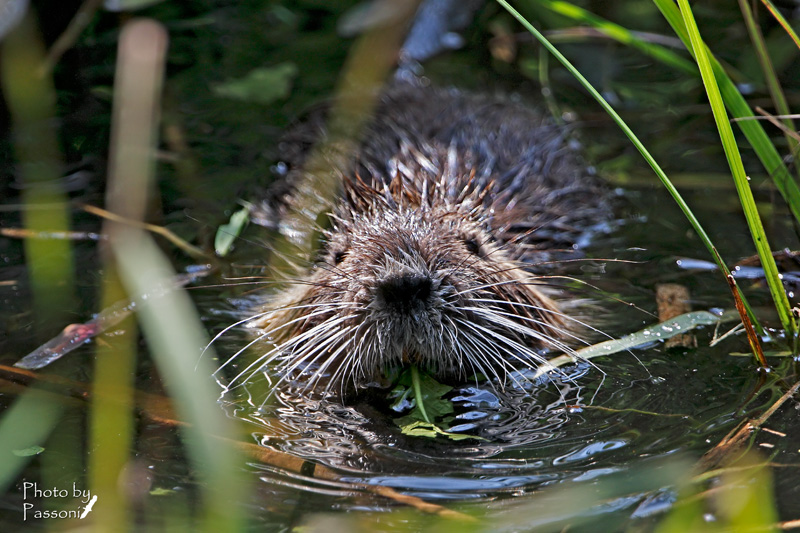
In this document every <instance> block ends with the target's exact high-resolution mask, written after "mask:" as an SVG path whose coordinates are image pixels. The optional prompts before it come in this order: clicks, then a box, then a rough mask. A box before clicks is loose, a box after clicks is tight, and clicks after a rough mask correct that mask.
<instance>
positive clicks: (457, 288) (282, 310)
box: [257, 84, 608, 391]
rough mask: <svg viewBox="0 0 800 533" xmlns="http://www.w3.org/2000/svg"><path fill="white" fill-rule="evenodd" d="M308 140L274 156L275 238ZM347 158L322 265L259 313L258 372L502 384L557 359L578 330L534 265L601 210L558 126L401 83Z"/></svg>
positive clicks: (595, 188)
mask: <svg viewBox="0 0 800 533" xmlns="http://www.w3.org/2000/svg"><path fill="white" fill-rule="evenodd" d="M318 135H319V128H318V126H317V123H315V122H314V121H313V120H312V121H310V122H309V123H307V125H306V126H303V127H301V128H299V129H297V130H295V131H294V132H292V133H290V134H289V135H288V136H287V140H286V141H285V142H284V144H283V145H282V147H283V149H284V152H285V154H286V156H287V157H286V159H287V164H288V168H289V171H288V173H287V175H286V178H285V181H284V182H282V183H280V184H279V185H277V186H275V188H274V189H273V191H277V192H274V193H273V197H272V199H271V201H270V203H269V204H268V205H267V210H266V212H267V213H271V215H268V216H267V218H268V217H269V216H272V217H274V218H275V219H276V220H274V221H273V222H274V225H275V227H280V217H281V211H282V210H283V209H286V208H288V207H287V206H289V205H290V204H291V183H292V180H293V179H294V176H295V173H296V172H302V171H303V170H302V169H303V157H304V155H305V151H306V148H307V146H308V145H309V144H310V140H311V139H314V138H315V137H317V136H318ZM352 161H353V165H352V168H349V169H343V176H344V179H343V192H342V195H341V201H340V203H339V204H338V205H337V206H336V208H335V209H334V210H333V212H332V213H331V220H332V227H331V228H330V229H329V230H327V232H326V234H325V245H324V249H323V256H322V258H321V260H320V261H318V262H317V264H315V265H314V266H313V267H312V268H310V269H308V270H307V271H304V272H302V273H300V274H299V275H298V278H297V282H296V283H295V284H294V285H293V287H291V288H290V289H289V290H288V291H286V292H285V293H284V294H283V295H282V296H279V297H277V298H275V299H273V300H272V301H271V302H268V303H267V304H266V308H265V311H264V313H263V314H260V315H259V316H261V317H262V318H260V319H259V320H258V324H257V325H258V327H259V328H261V331H262V335H263V336H264V338H265V339H269V342H265V343H264V344H265V346H266V347H267V348H266V350H265V356H264V357H263V358H262V361H260V362H261V363H270V362H273V361H276V362H279V365H278V366H279V371H281V372H283V373H284V375H285V376H286V377H290V376H291V377H296V376H298V375H300V374H303V373H305V374H306V375H305V378H304V379H307V380H309V383H310V384H311V386H312V387H315V386H316V385H317V384H322V383H324V384H325V385H324V386H325V387H328V388H330V389H331V390H339V391H344V390H347V389H349V388H351V387H355V388H358V387H362V386H365V385H367V384H369V383H374V382H375V381H377V380H378V379H379V378H380V376H381V375H382V373H383V372H384V371H385V370H386V369H387V368H389V367H396V366H401V365H405V364H416V365H419V366H421V367H424V368H426V369H428V370H430V371H431V372H433V373H434V374H436V375H437V376H438V377H440V378H447V377H455V378H458V379H463V378H466V377H468V376H470V375H474V374H484V375H487V376H490V377H496V378H498V379H499V380H500V381H501V382H504V381H505V380H506V378H507V377H508V375H509V374H511V373H513V372H515V371H517V370H523V369H525V368H526V367H529V368H535V367H537V366H538V365H540V364H542V363H543V362H544V358H543V357H542V355H541V354H540V351H541V350H543V349H553V348H555V349H557V350H568V349H569V348H568V346H569V345H570V344H572V342H571V340H570V339H571V337H574V331H575V327H574V325H575V323H576V321H575V319H574V318H572V317H570V316H568V315H567V314H566V313H565V312H563V311H562V305H560V304H558V303H556V302H555V301H554V300H553V299H552V298H551V296H549V294H551V293H552V292H553V291H552V290H551V289H549V288H547V287H546V286H547V285H548V284H549V282H548V281H547V279H546V278H542V277H540V276H537V275H534V274H532V273H531V272H530V270H531V265H533V264H535V263H536V262H540V261H546V260H550V259H552V258H553V257H554V255H553V250H559V249H563V248H567V249H569V248H571V247H572V245H573V243H574V242H575V241H576V239H577V238H578V237H579V236H580V235H581V232H582V231H584V230H585V229H586V227H587V226H589V225H591V224H592V223H594V222H596V221H598V220H602V219H604V218H606V216H607V214H608V205H607V204H606V201H605V199H604V198H605V195H604V194H602V187H601V186H600V185H598V183H597V181H596V179H595V178H594V177H593V176H591V175H589V174H588V173H587V171H586V169H585V167H584V166H583V164H582V163H581V161H580V159H579V158H578V156H577V155H576V153H575V151H574V150H573V149H572V148H570V147H569V144H568V136H567V132H566V131H565V129H564V128H563V127H559V126H555V125H554V124H552V123H551V122H549V121H547V120H545V119H543V118H542V117H541V116H540V115H538V114H537V113H536V112H534V111H531V110H530V109H529V108H527V107H525V106H522V105H520V104H518V103H515V102H512V101H510V100H508V99H506V98H493V97H486V96H477V95H471V94H466V93H463V92H460V91H455V90H435V89H430V88H422V87H418V86H415V85H411V84H400V85H398V86H396V87H394V88H392V89H390V90H389V91H387V93H386V94H385V95H384V96H383V98H382V100H381V103H380V105H379V108H378V110H377V113H376V116H375V118H374V119H373V121H372V122H371V123H370V125H369V127H368V128H367V132H366V135H365V136H364V141H363V142H362V144H361V147H360V149H359V150H358V151H357V153H355V154H353V160H352ZM545 270H546V269H545ZM409 292H411V293H414V295H411V296H410V295H409V294H408V293H409ZM514 379H516V378H514Z"/></svg>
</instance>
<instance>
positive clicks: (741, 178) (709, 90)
mask: <svg viewBox="0 0 800 533" xmlns="http://www.w3.org/2000/svg"><path fill="white" fill-rule="evenodd" d="M678 5H679V6H680V11H681V14H682V15H683V20H684V23H685V25H686V29H687V32H688V34H689V39H690V42H691V44H692V50H694V56H695V59H696V61H697V64H698V66H699V67H700V75H701V76H702V78H703V84H704V85H705V88H706V94H707V95H708V99H709V102H710V104H711V110H712V111H713V113H714V120H715V122H716V124H717V130H718V131H719V135H720V139H721V140H722V147H723V149H724V150H725V156H726V157H727V159H728V165H729V166H730V167H731V173H732V174H733V180H734V183H735V184H736V191H737V192H738V193H739V200H740V202H741V204H742V209H743V210H744V214H745V218H746V219H747V225H748V227H749V228H750V233H751V234H752V236H753V243H754V244H755V246H756V250H757V251H758V255H759V257H760V258H761V266H762V267H763V269H764V274H765V277H766V279H767V285H768V286H769V290H770V294H772V299H773V300H774V302H775V307H776V309H777V311H778V316H779V317H780V320H781V324H782V325H783V328H784V329H785V330H786V333H787V335H789V337H790V338H792V339H794V338H795V336H796V334H797V324H796V322H795V319H794V317H793V316H792V313H791V305H790V304H789V299H788V298H787V297H786V291H785V290H784V289H783V283H782V282H781V279H780V275H779V274H778V266H777V265H776V264H775V258H774V257H773V256H772V249H771V248H770V246H769V241H768V240H767V235H766V233H765V232H764V226H763V224H762V223H761V217H760V216H759V214H758V209H757V208H756V202H755V199H754V198H753V192H752V191H751V190H750V184H749V178H748V177H747V174H746V173H745V170H744V164H743V163H742V158H741V156H740V154H739V148H738V147H737V145H736V139H735V138H734V135H733V129H732V128H731V123H730V121H729V120H728V115H727V112H726V111H725V104H724V103H723V101H722V95H721V94H720V91H719V87H718V86H717V80H716V78H715V77H714V71H713V69H712V66H711V61H710V60H709V58H708V54H707V53H706V47H705V45H704V44H703V39H702V37H701V36H700V30H699V29H698V28H697V23H696V22H695V19H694V14H693V13H692V10H691V7H689V3H688V1H687V0H678ZM737 292H738V291H737Z"/></svg>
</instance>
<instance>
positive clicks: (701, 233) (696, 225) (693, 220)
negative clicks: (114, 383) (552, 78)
mask: <svg viewBox="0 0 800 533" xmlns="http://www.w3.org/2000/svg"><path fill="white" fill-rule="evenodd" d="M497 2H498V3H499V4H500V5H501V6H503V7H504V8H505V9H506V10H507V11H508V12H509V13H511V15H512V16H513V17H514V18H516V19H517V20H518V21H519V22H520V24H522V25H523V26H524V27H525V28H526V29H527V30H528V31H529V32H530V33H531V34H532V35H533V36H534V37H535V38H536V39H537V40H538V41H539V42H540V43H541V44H542V46H544V47H545V48H546V49H547V50H548V51H549V52H550V53H551V54H553V56H555V58H556V59H558V60H559V62H561V64H562V65H564V67H565V68H566V69H567V70H568V71H569V72H570V73H571V74H572V75H573V76H574V77H575V78H576V79H577V80H578V81H579V82H580V83H581V85H583V86H584V88H585V89H586V90H587V91H589V94H591V95H592V97H594V99H595V100H597V102H598V103H599V104H600V106H601V107H602V108H603V109H604V110H605V111H606V113H608V115H609V116H610V117H611V118H612V119H613V120H614V122H616V123H617V125H618V126H619V127H620V129H622V131H623V132H624V133H625V135H626V136H627V137H628V138H629V139H630V141H631V143H633V145H634V146H635V147H636V149H637V150H639V153H640V154H642V157H643V158H644V159H645V161H647V164H649V165H650V167H651V168H652V169H653V171H654V172H655V173H656V175H657V176H658V179H660V180H661V183H662V184H663V185H664V187H666V189H667V191H668V192H669V194H670V195H671V196H672V198H673V199H674V200H675V202H676V203H677V204H678V207H680V209H681V211H682V212H683V214H684V215H685V216H686V218H687V219H688V220H689V223H690V224H691V226H692V228H693V229H694V231H695V232H696V233H697V235H698V237H699V238H700V240H701V241H702V243H703V245H704V246H705V247H706V248H707V249H708V252H709V253H710V254H711V257H712V258H713V259H714V262H715V263H716V264H717V267H719V269H720V271H721V272H722V273H723V275H724V276H725V278H726V280H727V276H728V275H729V274H730V270H729V269H728V267H727V265H726V264H725V263H724V262H723V261H722V260H720V259H719V258H718V256H717V253H716V248H715V247H714V244H713V243H712V242H711V239H710V238H709V236H708V234H707V233H706V231H705V229H703V226H702V225H701V224H700V221H698V220H697V217H695V216H694V213H693V212H692V210H691V209H690V208H689V205H688V204H687V203H686V201H685V200H684V199H683V197H682V196H681V194H680V193H679V192H678V190H677V189H676V188H675V186H674V185H673V184H672V182H671V181H670V180H669V178H668V177H667V175H666V174H665V173H664V171H663V170H662V168H661V166H660V165H659V164H658V163H657V162H656V160H655V159H654V158H653V156H652V155H651V154H650V152H649V151H648V150H647V148H645V146H644V144H642V142H641V141H640V140H639V138H638V137H637V136H636V134H635V133H633V130H631V129H630V127H628V125H627V124H626V123H625V121H624V120H622V117H620V116H619V114H618V113H617V112H616V111H615V110H614V108H613V107H611V104H609V103H608V102H607V101H606V99H605V98H603V96H602V95H601V94H600V93H599V92H597V89H595V88H594V87H593V86H592V84H591V83H589V81H588V80H587V79H586V78H585V77H584V76H583V75H582V74H581V73H580V72H578V70H577V69H576V68H575V67H574V66H573V65H572V63H570V61H569V60H568V59H567V58H566V57H564V55H563V54H562V53H561V52H559V51H558V49H556V48H555V47H554V46H553V45H552V44H551V43H550V41H548V40H547V39H545V37H544V36H543V35H542V34H541V33H540V32H539V31H538V30H537V29H536V28H534V27H533V25H532V24H531V23H530V22H528V21H527V20H525V18H524V17H523V16H522V15H521V14H520V13H519V12H518V11H517V10H515V9H514V8H513V7H511V5H510V4H509V3H508V2H507V1H506V0H497ZM798 205H800V203H798ZM726 283H727V281H726ZM739 295H740V296H741V298H742V301H743V302H744V304H745V306H746V307H747V312H748V313H747V314H748V315H749V316H750V319H751V320H752V322H753V325H754V326H755V327H756V329H757V330H758V331H759V333H761V332H763V329H762V328H761V326H760V324H759V322H758V319H757V318H756V316H755V314H754V313H753V312H752V310H751V309H750V306H749V305H748V304H747V300H746V299H745V297H744V294H742V293H741V291H739Z"/></svg>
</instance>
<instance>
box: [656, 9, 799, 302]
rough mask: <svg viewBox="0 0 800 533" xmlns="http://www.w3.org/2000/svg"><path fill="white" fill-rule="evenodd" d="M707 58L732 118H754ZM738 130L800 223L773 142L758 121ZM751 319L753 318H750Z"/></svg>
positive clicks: (678, 27)
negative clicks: (745, 138)
mask: <svg viewBox="0 0 800 533" xmlns="http://www.w3.org/2000/svg"><path fill="white" fill-rule="evenodd" d="M653 2H654V3H655V4H656V7H658V9H659V11H661V14H662V15H663V16H664V18H665V19H666V20H667V22H668V23H669V25H670V26H672V30H673V31H674V32H675V34H676V35H677V36H678V37H679V38H680V39H681V41H683V43H684V45H685V46H686V48H687V49H688V50H689V52H690V53H691V54H694V53H695V52H694V49H693V48H692V46H691V43H690V41H689V35H688V33H687V32H686V27H685V26H684V23H683V17H682V16H681V14H680V11H679V10H678V8H677V6H676V5H675V3H674V1H673V0H653ZM706 54H707V56H708V59H709V61H710V63H711V68H712V70H713V71H714V78H715V79H716V80H717V84H718V85H719V90H720V92H721V93H722V98H723V100H724V101H725V105H726V106H727V107H728V111H730V113H731V115H732V116H734V117H736V118H746V119H749V118H751V117H752V116H753V110H752V109H750V106H749V105H748V104H747V101H746V100H745V99H744V97H743V96H742V95H741V93H740V92H739V90H738V89H737V88H736V84H734V83H733V81H732V80H731V79H730V77H728V75H727V74H726V73H725V69H723V68H722V65H720V64H719V61H717V60H716V59H715V58H714V56H713V54H711V53H710V51H708V50H706ZM737 124H738V125H739V129H740V130H741V131H742V133H744V135H745V137H747V141H748V142H749V143H750V146H752V147H753V150H754V151H755V152H756V155H757V156H758V159H759V160H760V161H761V164H762V165H763V166H764V168H765V169H766V171H767V172H768V173H769V175H770V177H772V180H773V181H774V182H775V186H776V187H777V188H778V192H780V193H781V196H783V199H784V200H785V201H786V203H787V204H788V205H789V209H790V210H791V211H792V214H793V215H794V217H795V219H797V220H798V222H800V188H798V185H797V183H796V182H795V181H794V179H793V178H792V175H791V174H790V173H789V170H788V169H787V168H786V165H785V164H784V162H783V158H782V157H781V155H780V154H779V153H778V150H777V149H776V148H775V145H774V144H773V143H772V141H771V140H770V138H769V136H768V135H767V133H766V132H765V131H764V128H763V127H762V126H761V124H760V123H759V121H757V120H739V121H738V122H737ZM751 318H752V316H751Z"/></svg>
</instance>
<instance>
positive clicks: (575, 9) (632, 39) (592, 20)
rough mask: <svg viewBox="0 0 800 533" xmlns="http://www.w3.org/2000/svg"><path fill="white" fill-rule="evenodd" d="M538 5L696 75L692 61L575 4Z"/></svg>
mask: <svg viewBox="0 0 800 533" xmlns="http://www.w3.org/2000/svg"><path fill="white" fill-rule="evenodd" d="M538 4H539V5H541V6H543V7H545V8H547V9H549V10H550V11H552V12H554V13H558V14H559V15H563V16H565V17H568V18H571V19H572V20H574V21H576V22H582V23H585V24H588V25H590V26H592V27H593V28H594V29H596V30H597V31H599V32H601V33H603V34H604V35H606V36H608V37H610V38H611V39H614V40H615V41H617V42H619V43H622V44H624V45H627V46H630V47H632V48H635V49H637V50H639V51H640V52H642V53H644V54H646V55H648V56H650V57H652V58H653V59H655V60H657V61H660V62H662V63H664V64H666V65H669V66H671V67H673V68H676V69H678V70H682V71H684V72H688V73H689V74H694V73H696V72H697V68H696V67H695V65H694V64H693V63H692V62H691V61H687V60H686V59H684V58H682V57H681V56H679V55H678V54H676V53H675V52H673V51H671V50H669V49H667V48H664V47H663V46H659V45H657V44H653V43H649V42H647V41H645V40H643V39H641V38H639V37H638V36H637V35H636V34H635V33H634V32H632V31H630V30H628V29H627V28H625V27H623V26H620V25H619V24H614V23H613V22H610V21H608V20H605V19H604V18H602V17H598V16H597V15H595V14H594V13H590V12H589V11H587V10H585V9H583V8H582V7H579V6H576V5H575V4H571V3H569V2H562V1H560V0H539V1H538Z"/></svg>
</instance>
